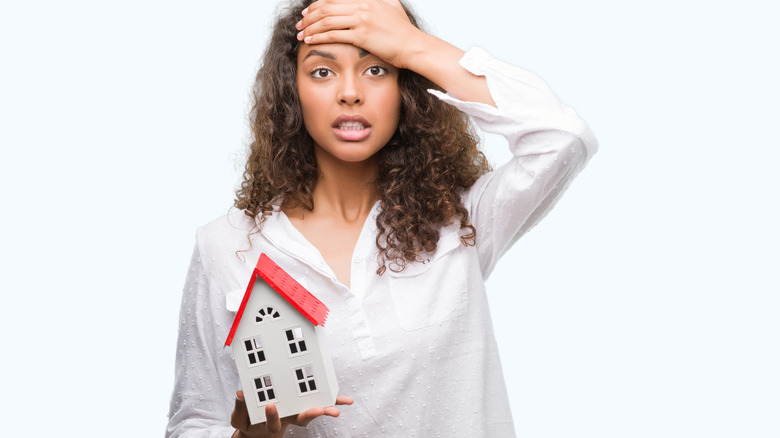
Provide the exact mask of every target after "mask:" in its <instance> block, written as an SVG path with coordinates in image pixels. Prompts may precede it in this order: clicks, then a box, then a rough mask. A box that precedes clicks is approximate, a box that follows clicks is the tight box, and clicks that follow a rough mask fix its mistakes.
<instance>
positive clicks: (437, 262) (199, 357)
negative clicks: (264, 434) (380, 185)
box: [166, 48, 597, 437]
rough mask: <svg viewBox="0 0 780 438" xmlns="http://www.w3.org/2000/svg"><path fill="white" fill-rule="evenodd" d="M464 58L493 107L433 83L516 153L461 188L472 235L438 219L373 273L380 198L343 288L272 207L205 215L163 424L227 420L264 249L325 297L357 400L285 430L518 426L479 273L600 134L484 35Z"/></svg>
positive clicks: (377, 431)
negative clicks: (426, 250)
mask: <svg viewBox="0 0 780 438" xmlns="http://www.w3.org/2000/svg"><path fill="white" fill-rule="evenodd" d="M460 63H461V65H462V66H463V67H465V68H466V69H468V70H469V71H470V72H472V73H474V74H476V75H484V76H485V77H486V78H487V84H488V88H489V89H490V93H491V96H492V97H493V100H494V101H495V103H496V105H497V107H498V108H497V109H496V108H494V107H492V106H489V105H485V104H480V103H474V102H463V101H459V100H457V99H455V98H453V97H452V96H449V95H446V94H443V93H440V92H437V91H431V93H433V94H435V95H437V96H438V97H439V98H440V99H442V100H443V101H445V102H448V103H450V104H452V105H454V106H456V107H457V108H459V109H460V110H462V111H464V112H466V113H467V114H469V115H470V116H471V117H472V119H474V120H475V121H476V123H477V124H478V126H479V127H480V128H481V129H482V130H484V131H487V132H493V133H498V134H502V135H503V136H505V137H506V138H507V140H508V143H509V147H510V150H511V152H512V155H513V158H512V159H511V161H509V162H508V163H506V164H505V165H503V166H501V168H499V169H497V170H496V171H493V172H491V173H489V174H486V175H484V176H482V177H481V178H480V179H479V180H478V181H477V182H476V184H474V186H473V187H471V188H470V189H469V190H468V191H467V192H466V193H464V194H463V201H464V205H465V206H466V208H467V209H468V210H469V214H470V216H469V218H470V220H471V222H472V224H473V225H474V227H475V228H476V230H477V244H476V246H464V245H462V244H461V243H460V239H459V225H458V224H457V223H456V224H454V225H451V226H449V227H447V228H445V229H443V230H442V232H441V238H440V240H439V243H438V248H437V249H436V251H435V252H433V253H430V254H426V255H425V257H424V259H425V260H426V262H425V263H412V264H409V265H407V267H406V269H404V270H403V271H402V272H398V273H396V272H392V271H391V270H390V269H388V270H387V271H386V272H385V274H384V275H381V276H378V275H377V274H376V269H377V267H378V265H377V262H376V256H377V253H378V251H377V248H376V244H375V237H376V234H377V228H376V215H377V213H378V212H379V203H377V204H376V205H375V206H374V210H373V212H372V213H371V214H370V215H369V217H368V219H367V220H366V223H365V224H364V225H363V229H362V231H361V234H360V237H359V238H358V242H357V245H356V247H355V252H354V257H353V259H352V266H351V285H352V287H351V288H347V287H345V286H344V285H342V284H341V283H340V282H339V281H338V280H337V279H336V276H335V274H334V273H333V271H332V270H331V269H330V267H329V266H328V265H327V264H326V263H325V261H324V259H323V258H322V256H321V255H320V253H319V251H318V250H317V249H316V248H315V247H314V246H312V245H311V244H310V243H309V242H308V241H307V240H306V239H305V238H304V237H303V236H302V235H301V234H300V232H298V230H297V229H296V228H295V227H293V226H292V224H291V223H290V222H289V220H288V219H287V217H286V216H285V215H284V213H282V212H280V211H277V212H275V213H274V214H272V215H271V216H270V217H268V219H267V220H266V222H265V223H264V224H263V226H262V228H261V230H260V231H259V232H255V233H253V234H250V230H251V229H252V228H253V225H254V222H253V221H252V220H251V219H250V218H248V217H246V216H245V215H244V214H243V212H235V213H233V214H230V215H227V216H225V217H222V218H220V219H217V220H215V221H213V222H211V223H209V224H207V225H206V226H204V227H202V228H200V229H199V230H198V232H197V241H196V246H195V251H194V253H193V256H192V264H191V267H190V272H189V275H188V276H187V280H186V283H185V287H184V296H183V300H182V307H181V315H180V325H179V340H178V344H177V355H176V381H175V385H174V390H173V396H172V398H171V405H170V413H169V419H170V421H169V424H168V428H167V431H166V437H179V436H183V437H184V436H186V437H229V436H231V434H232V433H233V428H231V427H230V413H231V411H232V409H233V405H234V400H235V391H236V390H237V389H240V384H239V380H238V374H237V371H236V366H235V363H234V361H233V354H232V352H231V350H230V349H225V348H223V345H224V343H225V338H226V336H227V334H228V331H229V330H230V326H231V323H232V322H233V318H234V317H235V312H236V309H237V308H238V306H239V304H240V301H241V298H242V295H243V292H244V290H245V288H246V285H247V283H248V281H249V278H250V275H251V272H252V269H253V268H254V266H255V263H256V262H257V259H258V257H259V255H260V253H261V252H265V253H266V254H268V256H269V257H271V259H273V260H274V261H275V262H276V263H278V264H279V265H280V266H282V267H283V268H284V269H285V270H286V271H287V272H288V273H290V275H292V276H293V277H294V278H295V279H296V280H298V282H300V283H301V284H302V285H303V286H304V287H306V288H307V289H308V290H309V291H311V292H312V293H313V294H315V295H316V296H317V298H319V299H320V300H321V301H322V302H323V303H325V304H326V305H327V306H328V307H329V308H330V316H329V318H328V322H327V324H326V326H325V332H326V335H327V342H328V344H329V349H330V351H331V354H332V358H333V363H334V366H335V369H336V375H337V377H338V381H339V387H340V393H341V394H343V395H348V396H351V397H353V398H354V399H355V403H354V404H353V405H351V406H342V407H340V409H341V416H339V417H338V418H331V417H322V418H319V419H317V420H315V421H313V422H312V423H310V424H309V426H308V427H306V428H298V427H295V426H290V427H289V428H288V430H287V433H286V435H285V436H290V437H298V436H302V437H303V436H305V437H347V436H349V437H354V436H359V437H362V436H365V437H376V436H398V437H438V436H446V437H510V436H514V428H513V424H512V416H511V412H510V410H509V404H508V400H507V393H506V387H505V383H504V377H503V373H502V370H501V362H500V360H499V356H498V350H497V348H496V342H495V337H494V334H493V325H492V322H491V319H490V312H489V310H488V302H487V298H486V296H485V287H484V281H485V279H486V278H487V277H488V275H490V272H491V271H492V270H493V267H494V266H495V264H496V262H497V260H498V258H499V257H500V256H501V255H502V254H504V252H506V250H507V249H508V248H509V247H510V246H511V245H512V244H513V243H514V242H515V241H516V240H517V239H518V238H519V237H520V236H521V235H523V234H524V233H525V232H526V231H528V230H529V229H530V228H531V227H533V226H534V225H535V224H536V223H537V222H538V221H539V220H540V219H541V218H542V217H543V216H544V215H545V214H546V213H547V211H549V209H550V208H551V207H552V206H553V204H554V203H555V201H556V200H557V199H558V197H559V196H560V195H561V193H563V191H564V189H565V188H566V187H567V186H568V184H569V183H570V182H571V180H572V179H573V178H574V176H575V175H576V174H577V173H578V172H579V170H580V169H581V168H582V167H583V166H584V165H585V163H586V161H587V160H588V159H589V158H590V156H591V155H592V154H593V153H595V152H596V149H597V145H596V141H595V138H594V137H593V134H592V133H591V132H590V130H589V129H588V127H587V125H586V124H585V123H584V122H583V121H582V119H580V118H579V117H578V116H577V115H576V114H575V112H574V111H573V110H572V109H571V108H568V107H566V106H565V105H563V104H562V103H561V102H560V101H559V100H558V98H557V97H556V96H555V95H554V94H553V93H552V91H550V89H549V88H548V87H547V85H546V84H545V83H544V82H543V81H542V80H540V79H539V78H538V77H537V76H536V75H534V74H533V73H530V72H527V71H525V70H522V69H520V68H517V67H514V66H511V65H508V64H505V63H503V62H501V61H498V60H496V59H494V58H493V57H492V56H491V55H490V54H488V53H487V52H485V51H484V50H482V49H479V48H473V49H471V50H469V51H468V52H467V53H466V55H465V56H464V57H463V59H461V61H460ZM255 231H256V230H255ZM250 240H251V247H250V245H249V242H250ZM242 250H244V252H241V251H242Z"/></svg>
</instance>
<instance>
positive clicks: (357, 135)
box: [332, 114, 371, 141]
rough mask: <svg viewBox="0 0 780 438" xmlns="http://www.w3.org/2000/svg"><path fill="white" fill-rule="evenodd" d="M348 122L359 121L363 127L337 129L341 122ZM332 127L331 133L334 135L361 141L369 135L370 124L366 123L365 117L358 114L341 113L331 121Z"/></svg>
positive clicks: (345, 139) (342, 138)
mask: <svg viewBox="0 0 780 438" xmlns="http://www.w3.org/2000/svg"><path fill="white" fill-rule="evenodd" d="M348 122H356V123H360V124H361V125H363V129H339V126H340V125H341V124H342V123H348ZM332 127H333V133H334V134H335V135H336V137H338V138H339V139H340V140H344V141H361V140H365V139H366V138H367V137H368V136H369V135H371V124H370V123H368V120H366V118H365V117H363V116H361V115H358V114H354V115H347V114H342V115H340V116H338V117H337V118H336V120H334V121H333V125H332Z"/></svg>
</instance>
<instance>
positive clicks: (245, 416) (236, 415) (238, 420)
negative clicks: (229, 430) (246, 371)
mask: <svg viewBox="0 0 780 438" xmlns="http://www.w3.org/2000/svg"><path fill="white" fill-rule="evenodd" d="M230 425H231V426H233V427H234V428H236V429H238V430H246V429H247V428H249V426H250V423H249V411H247V409H246V401H245V400H244V391H236V404H235V406H234V407H233V413H232V414H230Z"/></svg>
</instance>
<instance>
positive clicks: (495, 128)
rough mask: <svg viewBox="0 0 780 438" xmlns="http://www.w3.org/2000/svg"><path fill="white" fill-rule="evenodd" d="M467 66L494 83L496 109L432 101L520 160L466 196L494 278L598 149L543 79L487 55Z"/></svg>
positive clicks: (476, 55) (469, 57) (472, 56)
mask: <svg viewBox="0 0 780 438" xmlns="http://www.w3.org/2000/svg"><path fill="white" fill-rule="evenodd" d="M460 63H461V65H462V66H463V67H464V68H466V69H468V70H469V71H471V72H472V73H474V74H477V75H482V76H484V77H485V78H486V80H487V84H488V88H489V90H490V93H491V95H492V96H493V98H494V100H495V102H496V108H494V107H490V106H487V105H483V104H480V103H474V102H464V101H462V100H459V99H456V98H455V97H453V96H451V95H445V94H443V93H440V92H437V91H431V93H433V94H436V95H437V96H438V97H439V98H440V99H442V100H443V101H445V102H447V103H450V104H452V105H454V106H456V107H457V108H458V109H460V110H461V111H463V112H465V113H467V114H469V116H471V118H472V119H473V120H474V121H476V122H477V124H478V125H479V127H480V128H481V129H482V130H483V131H486V132H491V133H495V134H500V135H503V136H504V137H505V138H506V139H507V141H508V143H509V149H510V151H511V152H512V159H511V160H510V161H509V162H507V163H505V164H504V165H503V166H501V167H500V168H498V169H497V170H495V171H494V172H491V173H488V174H486V175H483V176H482V177H481V178H480V179H479V180H478V181H477V182H476V183H475V184H474V185H473V186H472V187H471V188H470V189H469V190H468V191H467V192H466V193H465V194H464V196H463V203H464V205H465V206H466V208H467V209H468V210H469V212H470V215H471V216H470V219H471V221H472V223H473V224H474V226H475V227H476V228H477V236H478V237H477V249H478V253H479V258H480V265H481V268H482V273H483V275H484V277H485V278H487V276H488V275H489V274H490V272H491V271H492V269H493V267H494V266H495V263H496V262H497V261H498V259H499V257H500V256H501V255H503V254H504V253H505V252H506V251H507V250H508V249H509V248H510V247H511V246H512V245H513V244H514V243H515V242H516V241H517V239H519V238H520V236H522V235H523V234H525V233H526V232H527V231H528V230H530V229H531V228H532V227H533V226H534V225H536V224H537V223H538V222H539V220H541V219H542V218H543V217H544V216H545V215H546V214H547V213H548V212H549V211H550V209H551V208H552V207H553V206H554V205H555V203H556V202H557V200H558V199H559V197H560V196H561V195H562V194H563V192H564V191H565V190H566V188H567V187H568V186H569V184H570V183H571V181H572V180H573V179H574V177H575V176H576V175H577V174H578V173H579V171H580V170H581V169H582V168H583V167H584V166H585V164H586V163H587V161H588V160H589V159H590V157H591V156H592V155H593V154H595V153H596V151H597V149H598V145H597V142H596V139H595V137H594V136H593V133H592V132H591V131H590V129H589V128H588V126H587V124H585V122H584V121H583V120H582V119H581V118H580V117H579V116H578V115H577V114H576V113H575V112H574V110H572V109H571V108H569V107H567V106H566V105H564V104H563V103H562V102H561V101H560V100H559V99H558V98H557V96H556V95H555V94H554V93H553V92H552V91H551V90H550V89H549V88H548V87H547V85H546V84H545V83H544V81H542V80H541V79H540V78H539V77H538V76H536V75H535V74H533V73H531V72H528V71H526V70H523V69H521V68H518V67H515V66H512V65H509V64H506V63H504V62H501V61H499V60H497V59H495V58H493V57H492V56H491V55H490V54H488V53H487V52H485V51H484V50H481V49H479V48H474V49H471V50H470V51H469V52H468V53H466V55H465V56H464V57H463V59H462V60H461V61H460Z"/></svg>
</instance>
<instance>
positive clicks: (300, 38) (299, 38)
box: [297, 31, 303, 41]
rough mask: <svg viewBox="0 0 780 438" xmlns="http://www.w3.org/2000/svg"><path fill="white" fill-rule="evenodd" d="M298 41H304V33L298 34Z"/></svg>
mask: <svg viewBox="0 0 780 438" xmlns="http://www.w3.org/2000/svg"><path fill="white" fill-rule="evenodd" d="M297 38H298V41H301V40H302V39H303V31H300V32H298V37H297Z"/></svg>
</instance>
